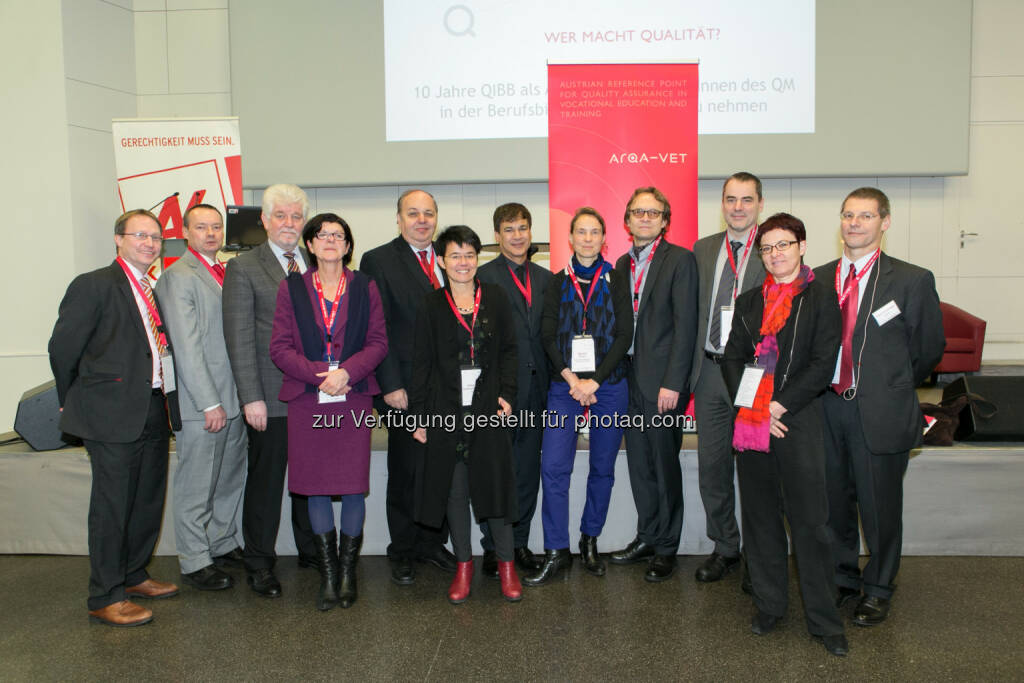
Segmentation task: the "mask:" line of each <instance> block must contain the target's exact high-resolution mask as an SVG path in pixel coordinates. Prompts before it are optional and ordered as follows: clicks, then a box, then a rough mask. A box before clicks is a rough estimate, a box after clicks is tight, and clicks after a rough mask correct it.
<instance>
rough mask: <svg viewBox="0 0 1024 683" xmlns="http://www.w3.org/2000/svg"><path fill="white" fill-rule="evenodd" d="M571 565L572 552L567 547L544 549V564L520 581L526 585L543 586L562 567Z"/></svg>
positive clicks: (565, 567) (567, 567)
mask: <svg viewBox="0 0 1024 683" xmlns="http://www.w3.org/2000/svg"><path fill="white" fill-rule="evenodd" d="M571 566H572V553H570V552H569V549H568V548H559V549H558V550H546V551H545V552H544V564H542V565H541V567H540V569H539V570H538V571H537V572H536V573H535V574H530V575H529V576H524V577H523V579H522V581H523V583H524V584H526V585H527V586H543V585H544V584H545V583H548V582H549V581H551V580H552V579H554V578H555V577H556V576H558V573H559V572H560V571H562V570H563V569H566V570H568V569H569V567H571Z"/></svg>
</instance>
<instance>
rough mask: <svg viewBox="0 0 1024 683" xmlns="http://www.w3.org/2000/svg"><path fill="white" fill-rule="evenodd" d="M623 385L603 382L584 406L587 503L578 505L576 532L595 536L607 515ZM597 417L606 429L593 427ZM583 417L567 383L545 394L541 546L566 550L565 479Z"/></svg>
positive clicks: (624, 401)
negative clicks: (587, 425) (587, 452)
mask: <svg viewBox="0 0 1024 683" xmlns="http://www.w3.org/2000/svg"><path fill="white" fill-rule="evenodd" d="M626 384H627V383H626V382H624V381H619V382H615V383H605V384H602V385H601V388H600V389H598V390H597V394H596V396H597V403H595V404H594V405H592V406H590V420H591V422H590V473H589V474H588V475H587V500H586V504H585V505H584V507H583V519H582V520H581V521H580V531H581V532H582V533H584V534H587V535H588V536H600V535H601V530H602V529H604V522H605V519H607V517H608V503H609V501H610V500H611V496H612V485H613V484H614V483H615V456H616V455H618V453H619V446H620V445H621V444H622V432H623V429H622V427H619V426H615V424H614V420H615V418H616V417H617V416H623V418H624V417H625V415H626V407H627V399H628V390H627V387H626ZM602 418H605V419H607V420H608V421H609V423H610V426H595V422H600V421H601V420H602ZM577 419H579V420H580V421H582V419H583V407H582V406H581V405H580V404H579V402H578V401H576V400H575V399H573V398H572V397H571V396H570V395H569V385H568V384H566V383H565V382H560V381H559V382H552V383H551V388H550V389H549V391H548V411H547V419H546V424H545V427H544V441H543V443H542V446H541V459H540V476H541V486H542V490H543V491H544V498H543V502H542V503H541V521H542V522H543V523H544V548H545V549H548V550H560V549H562V548H568V547H569V480H570V479H571V478H572V468H573V464H574V463H575V461H576V424H577Z"/></svg>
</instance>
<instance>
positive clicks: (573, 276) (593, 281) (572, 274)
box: [565, 263, 601, 334]
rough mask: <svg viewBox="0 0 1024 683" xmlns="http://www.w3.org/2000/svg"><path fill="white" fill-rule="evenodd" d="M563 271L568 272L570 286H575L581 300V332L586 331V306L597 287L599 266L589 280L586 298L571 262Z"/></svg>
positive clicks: (599, 277) (599, 273) (599, 272)
mask: <svg viewBox="0 0 1024 683" xmlns="http://www.w3.org/2000/svg"><path fill="white" fill-rule="evenodd" d="M565 272H566V273H568V274H569V279H570V280H571V281H572V286H573V287H575V288H576V293H577V294H579V297H580V301H582V302H583V334H586V333H587V306H589V305H590V297H592V296H594V289H595V288H596V287H597V281H598V280H600V279H601V266H600V265H598V267H597V269H596V270H595V271H594V277H593V279H591V281H590V291H588V292H587V298H586V299H584V298H583V290H582V289H580V281H579V280H578V279H577V278H576V272H575V271H574V270H573V269H572V263H570V264H569V265H568V266H566V267H565Z"/></svg>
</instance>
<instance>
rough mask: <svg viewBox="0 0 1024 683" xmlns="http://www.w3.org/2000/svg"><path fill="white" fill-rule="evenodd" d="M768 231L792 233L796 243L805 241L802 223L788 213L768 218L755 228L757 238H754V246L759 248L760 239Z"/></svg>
mask: <svg viewBox="0 0 1024 683" xmlns="http://www.w3.org/2000/svg"><path fill="white" fill-rule="evenodd" d="M770 230H787V231H789V232H791V233H793V237H795V238H796V241H797V242H806V241H807V229H806V228H804V222H803V221H802V220H800V219H799V218H797V217H796V216H792V215H790V214H788V213H777V214H774V215H772V216H771V217H769V218H768V220H766V221H765V222H764V223H762V224H761V225H759V226H757V237H755V238H754V246H756V247H760V246H761V237H762V236H763V235H764V234H765V233H766V232H768V231H770Z"/></svg>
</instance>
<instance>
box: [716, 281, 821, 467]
mask: <svg viewBox="0 0 1024 683" xmlns="http://www.w3.org/2000/svg"><path fill="white" fill-rule="evenodd" d="M813 281H814V273H812V272H811V269H810V268H809V267H807V266H800V272H799V273H798V274H797V276H796V279H795V280H793V281H792V282H784V283H779V282H776V281H775V278H774V277H772V275H771V274H770V273H769V274H768V275H766V276H765V279H764V285H763V286H762V288H761V292H762V295H763V298H764V313H763V315H762V318H761V341H760V342H758V344H757V348H756V349H755V350H754V362H755V364H756V365H757V366H758V367H760V368H764V374H763V375H761V382H760V384H758V385H757V393H756V394H755V396H754V405H753V407H751V408H740V409H739V412H737V413H736V426H735V428H734V429H733V433H732V446H733V448H735V449H736V450H738V451H760V452H762V453H767V452H768V447H769V444H770V442H771V419H772V418H771V414H770V413H769V412H768V404H769V403H771V400H772V394H773V393H774V391H775V366H776V365H777V364H778V362H779V340H778V336H777V335H778V333H779V332H780V331H781V330H782V328H783V327H784V326H785V325H786V322H787V321H788V320H789V314H790V311H791V310H792V308H793V297H795V296H796V295H797V294H799V293H800V292H802V291H804V290H805V289H807V285H809V284H810V283H811V282H813Z"/></svg>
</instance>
